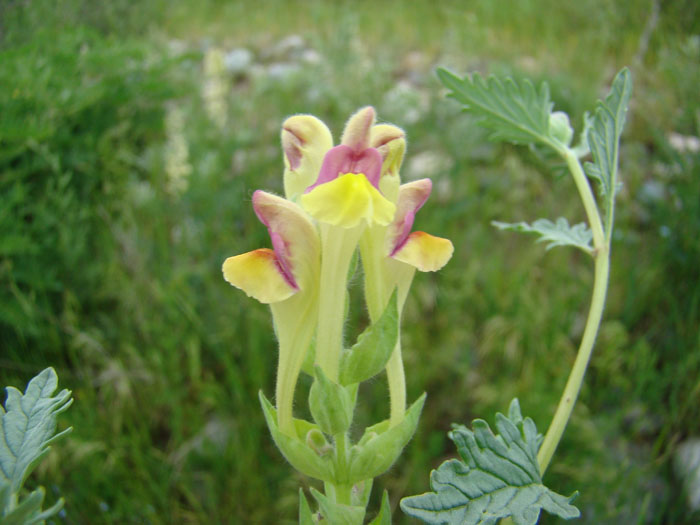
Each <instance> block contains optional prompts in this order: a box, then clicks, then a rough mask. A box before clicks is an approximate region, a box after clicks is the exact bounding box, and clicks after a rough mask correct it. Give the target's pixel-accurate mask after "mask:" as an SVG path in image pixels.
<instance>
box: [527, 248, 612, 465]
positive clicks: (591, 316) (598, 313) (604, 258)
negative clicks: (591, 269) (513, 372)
mask: <svg viewBox="0 0 700 525" xmlns="http://www.w3.org/2000/svg"><path fill="white" fill-rule="evenodd" d="M609 271H610V259H609V257H608V251H607V250H604V251H603V252H598V253H597V254H596V261H595V283H594V285H593V297H592V299H591V308H590V310H589V312H588V320H587V321H586V328H585V329H584V332H583V338H582V340H581V346H580V347H579V350H578V354H577V356H576V361H575V362H574V366H573V368H572V369H571V373H570V374H569V379H568V381H567V382H566V387H565V388H564V393H563V394H562V396H561V399H560V400H559V405H558V406H557V410H556V412H555V413H554V418H553V419H552V422H551V423H550V425H549V428H548V429H547V434H546V435H545V437H544V441H543V442H542V446H541V447H540V451H539V453H538V454H537V462H538V463H539V465H540V473H541V474H542V475H544V473H545V471H546V470H547V467H548V466H549V462H550V461H551V460H552V456H553V455H554V451H555V450H556V448H557V445H558V444H559V441H560V440H561V436H562V434H563V433H564V429H565V428H566V424H567V423H568V421H569V417H570V416H571V412H572V410H573V409H574V405H575V404H576V399H577V398H578V394H579V392H580V391H581V384H582V383H583V376H584V375H585V374H586V368H587V367H588V362H589V360H590V358H591V353H592V352H593V343H595V338H596V335H597V334H598V327H599V326H600V320H601V318H602V316H603V306H604V305H605V295H606V292H607V288H608V274H609Z"/></svg>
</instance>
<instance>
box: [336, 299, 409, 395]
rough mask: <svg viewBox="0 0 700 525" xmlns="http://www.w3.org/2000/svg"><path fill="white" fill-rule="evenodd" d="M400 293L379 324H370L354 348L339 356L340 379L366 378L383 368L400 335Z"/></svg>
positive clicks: (391, 302)
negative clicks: (397, 302) (398, 304)
mask: <svg viewBox="0 0 700 525" xmlns="http://www.w3.org/2000/svg"><path fill="white" fill-rule="evenodd" d="M396 297H397V292H396V290H394V293H393V294H392V295H391V299H390V300H389V304H388V305H387V307H386V308H385V309H384V312H383V313H382V315H381V317H380V318H379V319H378V320H377V322H376V323H373V324H371V325H370V326H368V327H367V329H366V330H365V331H364V332H362V333H361V334H360V335H359V337H358V338H357V343H355V344H354V345H353V346H352V348H350V349H348V350H344V351H343V353H342V355H341V357H340V382H341V383H342V384H344V385H350V384H353V383H359V382H361V381H366V380H367V379H370V378H372V377H374V376H375V375H377V374H378V373H379V372H381V371H382V370H384V367H385V366H386V363H387V361H389V358H390V357H391V353H392V352H393V350H394V346H395V345H396V341H397V340H398V338H399V312H398V308H397V304H396V300H397V299H396Z"/></svg>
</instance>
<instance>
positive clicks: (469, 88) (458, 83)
mask: <svg viewBox="0 0 700 525" xmlns="http://www.w3.org/2000/svg"><path fill="white" fill-rule="evenodd" d="M437 75H438V77H439V79H440V81H441V82H442V83H443V85H444V86H445V87H446V88H448V89H449V90H450V94H449V96H450V97H452V98H454V99H455V100H457V101H458V102H460V103H462V104H463V105H464V109H465V110H466V111H469V112H470V113H472V114H473V115H474V116H476V117H477V118H479V119H480V121H479V123H480V124H481V125H483V126H484V127H486V128H488V129H490V130H491V131H492V134H491V138H492V139H494V140H503V141H507V142H513V143H516V144H531V143H534V142H539V143H542V144H546V145H548V146H550V147H552V148H554V149H560V147H561V145H559V144H557V143H556V141H555V140H553V139H552V137H551V135H550V132H549V118H550V115H551V112H552V102H551V101H550V99H549V87H548V86H547V84H546V83H542V85H541V86H540V89H539V90H537V89H535V87H534V86H533V85H532V83H531V82H530V81H529V80H523V81H516V80H513V79H512V78H506V79H504V80H500V79H498V78H496V77H493V76H492V77H489V78H488V79H484V78H483V77H482V76H481V75H479V74H478V73H473V74H472V75H471V76H469V75H467V76H465V77H464V78H459V77H458V76H456V75H454V74H453V73H451V72H449V71H447V70H446V69H442V68H440V69H438V71H437Z"/></svg>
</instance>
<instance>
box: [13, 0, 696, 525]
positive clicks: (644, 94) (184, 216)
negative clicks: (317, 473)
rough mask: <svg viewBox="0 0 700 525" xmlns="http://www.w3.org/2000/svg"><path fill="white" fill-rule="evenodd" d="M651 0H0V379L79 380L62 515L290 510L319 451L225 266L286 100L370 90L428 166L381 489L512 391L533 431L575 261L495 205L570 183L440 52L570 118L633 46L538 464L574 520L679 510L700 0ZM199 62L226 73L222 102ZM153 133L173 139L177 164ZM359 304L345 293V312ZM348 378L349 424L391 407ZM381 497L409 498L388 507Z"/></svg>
mask: <svg viewBox="0 0 700 525" xmlns="http://www.w3.org/2000/svg"><path fill="white" fill-rule="evenodd" d="M653 5H654V3H653V2H642V1H638V2H628V3H612V2H605V1H602V0H600V1H594V0H581V1H579V2H576V3H564V4H562V3H561V2H554V1H546V0H541V1H535V0H531V1H523V2H517V3H509V4H508V6H507V8H506V7H504V5H503V4H502V3H500V2H457V1H448V2H442V3H436V2H427V1H415V2H410V3H409V2H400V1H398V0H395V1H387V2H384V3H382V4H381V6H378V5H377V3H376V2H370V1H366V0H362V1H356V2H337V3H330V2H320V1H309V2H301V1H294V2H291V1H290V2H284V3H282V2H273V1H259V2H256V3H251V2H235V3H234V2H231V3H228V2H214V1H208V2H201V3H195V2H191V1H182V2H176V3H173V4H170V3H165V2H161V1H154V2H148V3H143V4H139V5H138V6H136V5H134V4H132V3H131V2H128V1H127V0H116V1H114V2H110V3H106V2H105V3H99V4H93V3H91V2H87V0H65V1H63V2H61V3H60V4H59V5H54V4H53V3H51V2H48V1H45V0H40V1H28V2H9V3H3V4H2V5H0V38H1V40H0V85H1V86H2V89H1V90H0V202H1V203H2V204H1V206H0V232H1V238H0V283H1V284H0V345H2V353H1V355H0V384H2V385H9V384H14V385H19V384H24V383H25V382H26V380H27V379H29V377H31V376H32V375H33V374H34V373H35V372H36V371H38V370H40V369H41V368H42V367H44V366H48V365H53V366H55V367H56V369H57V370H58V372H59V377H60V378H61V382H62V384H63V385H64V386H66V387H68V388H71V389H73V391H74V395H75V398H76V403H75V404H74V405H73V407H72V408H71V410H70V411H69V412H68V413H67V414H66V415H65V417H64V418H63V423H64V424H71V425H73V426H74V427H75V431H74V432H73V434H72V435H71V438H70V439H69V440H67V441H65V442H63V443H61V444H59V445H58V446H57V448H58V451H55V452H53V453H52V454H51V455H50V456H49V460H48V461H46V462H45V463H44V464H43V465H42V467H41V469H40V471H39V473H38V475H37V480H40V481H41V483H42V484H44V485H46V486H48V487H52V490H50V494H51V496H52V497H58V496H59V495H63V496H65V497H66V499H67V507H66V511H65V514H64V515H63V516H62V518H61V520H60V521H61V522H65V523H207V522H211V523H293V522H294V516H295V513H296V504H297V502H296V498H297V496H296V487H297V486H298V485H299V484H300V483H301V484H308V480H306V479H302V478H301V477H300V476H299V475H297V474H295V473H294V472H293V471H292V469H291V468H290V467H289V466H288V465H286V464H285V463H284V461H283V460H282V458H281V456H280V455H279V453H278V452H277V451H276V450H275V448H274V446H273V445H272V443H271V440H270V439H269V436H268V433H267V430H266V428H265V427H264V422H263V418H262V415H261V413H260V410H259V408H258V406H259V405H258V401H257V391H258V389H259V388H263V389H264V391H265V392H266V393H268V394H269V393H271V392H272V391H273V379H274V367H275V360H276V350H275V345H274V339H273V335H272V330H271V325H270V320H269V315H268V312H267V310H266V308H265V307H263V306H262V305H259V304H257V303H255V302H254V301H252V300H249V299H247V298H246V297H245V296H244V295H243V294H242V293H240V292H237V291H235V290H234V289H232V288H231V287H230V286H228V285H227V284H226V283H225V282H224V281H223V279H221V276H220V265H221V262H222V261H223V259H224V258H225V257H227V256H229V255H233V254H235V253H240V252H243V251H247V250H250V249H253V248H257V247H260V246H267V243H268V239H267V235H266V232H265V229H264V227H263V226H262V225H261V224H259V222H258V221H257V220H256V219H255V216H254V214H253V212H252V209H251V207H250V196H251V194H252V192H253V191H254V190H255V189H258V188H265V189H267V190H270V191H278V192H280V191H281V173H282V163H281V152H280V150H279V136H278V133H279V125H280V123H281V122H282V120H283V119H284V118H285V117H286V116H288V115H289V114H292V113H295V112H308V113H313V114H315V115H317V116H319V117H321V118H322V119H323V120H325V121H326V122H327V123H328V124H329V125H330V126H331V129H332V130H333V131H334V132H335V133H336V134H337V133H338V132H339V130H340V129H341V127H342V125H343V122H344V120H345V119H346V118H347V116H348V115H349V114H350V113H351V112H352V111H353V110H354V109H356V108H357V107H359V106H361V105H364V104H373V105H375V106H376V107H377V109H378V112H379V116H380V117H381V118H383V119H385V120H387V121H391V122H394V123H396V124H398V125H399V126H402V127H404V128H405V129H406V132H407V135H408V140H409V149H408V154H407V158H406V161H405V164H404V170H403V171H404V174H405V176H409V177H420V176H430V177H432V178H433V180H434V182H435V191H434V194H433V196H432V198H431V200H430V201H429V202H428V204H427V205H426V207H425V208H424V209H423V211H422V212H421V214H420V215H419V216H418V224H417V227H418V228H420V229H423V230H425V231H429V232H432V233H435V234H438V235H441V236H445V237H449V238H451V239H452V240H453V242H454V244H455V250H456V251H455V256H454V258H453V260H452V261H451V262H450V264H449V265H448V266H447V267H446V268H445V269H444V270H443V271H441V272H440V273H439V274H437V275H432V274H426V275H420V276H418V278H417V279H416V284H415V285H414V289H413V290H412V294H411V298H410V299H409V302H408V304H407V306H406V313H405V323H404V325H405V328H404V341H405V348H406V350H405V353H406V368H407V374H408V388H409V398H411V399H413V398H415V397H417V396H418V395H420V393H421V392H423V391H427V392H428V394H429V397H428V401H427V406H426V410H425V413H424V416H423V418H422V421H421V424H420V427H419V431H418V433H417V434H416V437H415V438H414V440H413V441H412V442H411V444H410V445H409V447H408V448H407V449H406V451H405V453H404V455H403V456H402V458H401V460H400V461H399V462H398V463H397V465H396V466H395V467H394V468H393V469H392V470H391V471H390V472H389V473H388V474H386V475H384V476H382V477H381V478H380V479H379V480H378V481H377V483H376V487H375V499H377V498H378V495H379V494H380V490H381V489H382V488H384V487H387V488H388V489H389V491H390V495H391V496H392V503H393V504H394V505H396V504H397V502H398V499H399V498H400V497H401V496H403V495H408V494H414V493H417V492H422V491H424V490H426V489H427V486H428V474H429V471H430V469H431V468H434V467H435V466H437V465H438V464H439V463H440V462H441V461H442V460H443V459H444V458H445V457H448V456H450V455H452V454H453V448H452V446H451V443H449V441H448V440H447V438H446V437H445V433H446V431H447V430H448V429H449V425H450V423H451V422H453V421H457V422H467V421H469V420H471V419H472V418H474V417H486V418H487V419H489V420H492V416H491V414H493V413H494V412H495V411H496V410H501V411H502V410H505V408H506V407H507V404H508V402H509V401H510V399H511V398H512V397H513V396H518V397H519V398H520V400H521V405H522V407H523V411H524V413H526V414H528V415H530V416H532V417H533V418H534V419H535V421H536V422H537V424H538V426H539V428H540V429H541V430H542V431H544V430H545V429H546V426H547V424H548V422H549V419H550V418H551V415H552V413H553V410H554V407H555V405H556V402H557V400H558V395H559V393H560V391H561V389H562V388H563V385H564V382H565V379H566V373H567V372H568V369H569V366H570V364H571V363H572V361H573V358H574V355H575V351H576V346H577V344H578V339H579V337H580V334H581V330H582V326H583V322H584V320H585V313H586V310H587V306H588V300H589V297H588V294H589V287H590V284H591V277H592V269H591V265H590V261H587V260H585V259H584V258H583V257H581V256H580V255H578V254H576V253H573V252H570V251H567V250H563V249H557V250H553V251H551V252H547V253H545V252H544V250H543V248H542V247H541V246H539V245H534V244H533V243H532V239H529V238H521V237H518V236H515V235H512V234H505V233H501V232H497V231H495V230H494V229H493V228H492V227H491V226H490V221H491V220H507V221H519V220H532V219H535V218H538V217H551V218H554V217H556V216H559V215H565V216H567V217H568V218H569V219H570V220H572V221H579V220H582V219H583V212H582V210H581V208H580V205H579V203H578V202H577V199H576V196H575V193H574V190H573V185H572V184H571V181H570V180H569V179H568V178H556V177H552V176H551V175H550V171H549V169H548V167H547V166H545V165H544V164H543V163H542V161H540V160H539V159H537V158H536V157H534V156H533V155H532V154H531V153H530V152H529V151H527V150H524V149H520V148H513V147H510V146H502V145H495V144H492V143H489V142H488V141H487V140H486V136H485V134H484V132H483V131H482V130H480V129H479V128H478V127H476V126H475V124H474V122H473V121H472V120H470V119H469V118H467V117H466V116H464V115H462V114H460V112H459V108H458V107H457V105H456V104H454V103H453V102H451V101H446V100H445V99H444V97H443V91H442V89H441V87H440V86H439V84H438V82H437V80H436V79H435V77H434V75H433V70H434V68H435V67H436V66H437V65H441V66H447V67H450V68H452V69H454V70H456V71H458V72H466V71H471V70H474V69H478V70H480V71H482V72H496V73H499V74H514V75H518V76H529V77H530V78H533V79H534V80H536V81H542V80H547V81H548V82H549V83H550V86H551V89H552V95H553V98H554V100H555V102H556V106H557V108H558V109H563V110H566V111H567V112H569V114H570V115H571V116H572V119H573V122H574V124H575V125H577V124H578V123H580V122H581V121H582V115H583V112H584V111H585V110H586V109H590V108H592V107H593V105H594V103H595V100H596V98H598V97H600V96H601V95H602V94H603V93H604V92H605V87H606V85H607V83H608V82H609V81H610V80H611V78H612V76H613V74H614V72H615V71H616V70H617V69H619V68H620V67H622V66H623V65H630V66H631V68H632V71H633V75H634V80H635V94H634V100H633V105H632V109H631V114H630V118H629V124H628V129H627V131H626V133H625V135H624V137H623V149H622V159H621V166H622V177H623V180H624V184H625V185H624V188H623V190H622V192H621V194H620V198H619V204H618V223H617V234H616V237H615V240H614V246H613V271H612V276H611V286H610V296H609V302H608V306H607V309H606V314H605V321H604V323H603V326H602V328H601V334H600V339H599V342H598V345H597V348H596V351H595V353H594V357H593V361H592V364H591V370H590V372H589V375H588V377H587V378H586V384H585V386H584V390H583V393H582V397H581V400H580V402H579V405H577V408H576V410H575V412H574V418H573V420H572V422H571V424H570V426H569V429H568V430H567V433H566V434H565V437H564V441H563V443H562V445H561V447H560V449H559V451H558V453H557V455H556V456H555V459H554V463H553V465H552V467H551V469H550V471H549V472H548V474H547V478H548V483H550V484H551V485H552V486H553V487H554V488H556V489H557V490H558V491H560V492H562V493H568V492H571V491H573V490H579V491H580V492H581V495H580V497H579V499H578V504H579V505H580V507H581V509H582V512H583V519H582V521H583V522H585V523H654V524H656V523H659V524H661V523H676V524H682V523H688V524H690V523H695V522H697V516H694V517H693V516H690V515H689V514H688V512H687V511H686V509H685V508H684V500H683V494H682V492H681V489H680V486H679V483H678V481H677V480H676V479H675V478H674V475H673V472H672V471H671V467H670V464H671V463H670V458H671V456H672V454H673V451H674V450H675V447H676V445H677V444H678V443H679V442H681V441H682V440H683V439H684V438H686V437H689V436H693V435H695V436H697V435H698V433H700V427H698V421H699V420H700V383H698V377H700V338H699V336H698V326H700V312H699V308H700V304H699V303H700V288H699V287H698V284H699V282H698V281H699V274H698V271H697V267H698V261H699V260H700V245H699V244H698V238H699V235H700V200H699V199H698V195H700V155H699V154H698V152H697V151H696V152H692V151H685V152H683V151H678V148H675V149H674V147H672V144H671V141H670V137H671V135H670V134H671V133H678V134H681V135H683V136H697V135H698V134H699V133H700V97H698V94H697V86H698V84H699V81H700V67H699V66H698V64H699V63H700V36H698V35H699V34H700V22H699V21H700V13H698V11H700V8H699V7H698V6H697V5H696V3H694V2H690V1H681V2H674V3H670V4H667V3H663V4H662V5H661V7H660V10H659V12H658V18H657V19H656V21H655V19H654V16H653V8H652V6H653ZM647 28H649V29H647ZM290 35H299V36H300V37H301V44H300V43H298V40H299V39H298V38H297V39H296V41H295V40H294V39H293V40H289V39H287V40H286V43H285V42H284V40H285V38H287V37H289V36H290ZM645 42H646V43H645ZM242 47H244V48H246V49H248V50H249V51H251V52H252V54H253V60H252V62H251V63H250V64H249V65H247V66H246V67H245V68H244V70H242V71H239V72H236V73H234V72H226V73H222V74H221V75H218V76H217V75H214V77H215V79H214V80H212V78H209V80H207V75H206V74H205V72H204V66H203V63H204V60H205V55H206V52H207V50H211V49H212V48H220V49H222V50H224V52H226V51H229V50H231V49H235V48H242ZM645 48H646V49H645ZM309 50H313V53H311V52H309ZM305 53H306V54H305ZM210 77H211V75H210ZM206 82H215V83H216V82H218V84H217V85H218V86H219V87H221V86H223V90H222V91H221V92H222V93H223V96H222V97H221V99H220V100H219V101H218V102H219V104H220V106H218V107H219V110H220V111H219V113H220V114H219V116H218V117H214V118H212V117H211V116H210V115H209V114H208V112H207V107H206V101H205V100H204V98H203V90H204V85H205V83H206ZM210 86H211V84H210ZM210 92H211V89H210ZM214 92H216V89H214ZM222 108H223V109H222ZM221 114H223V115H224V116H225V123H224V126H222V127H220V126H219V125H217V123H216V121H217V119H220V118H221V116H220V115H221ZM173 115H176V117H174V116H173ZM178 122H179V124H178ZM577 127H580V126H578V125H577ZM183 143H184V144H185V145H186V151H187V155H186V157H183V156H182V155H181V154H180V156H179V157H178V156H177V154H175V153H173V151H175V150H177V148H178V147H180V146H181V145H182V144H183ZM178 145H179V146H178ZM180 153H181V152H180ZM173 159H175V160H173ZM168 162H176V163H178V162H179V163H180V164H183V163H184V164H186V165H188V166H189V167H190V169H191V174H190V176H189V178H187V181H188V184H187V188H186V189H184V191H183V190H178V189H173V185H172V177H171V178H169V176H168V174H167V173H166V171H167V170H166V166H167V164H168ZM356 286H357V283H356ZM356 295H357V294H356ZM365 321H366V320H365V316H364V313H363V312H362V311H361V309H360V308H358V309H356V310H355V314H354V317H353V319H352V322H351V323H350V324H349V326H348V330H349V331H351V330H352V329H354V328H356V327H359V326H362V324H363V323H364V322H365ZM305 389H308V382H306V383H303V384H302V385H301V386H300V389H299V390H300V391H299V394H298V395H299V397H298V402H297V409H298V411H299V413H304V411H305V407H304V406H303V399H304V394H305ZM361 396H362V399H363V400H364V405H363V408H362V410H361V412H360V413H359V414H358V426H359V425H361V424H364V423H370V422H373V421H376V420H378V419H380V418H383V417H385V416H386V413H387V407H386V403H385V401H387V395H386V387H385V383H384V381H383V380H382V379H381V378H380V379H378V380H377V381H375V382H373V383H371V384H370V385H368V386H367V387H365V388H363V390H362V392H361ZM375 503H378V502H377V501H375ZM553 521H554V520H550V519H548V518H543V519H542V523H552V522H553ZM395 522H396V523H408V520H407V519H406V518H405V517H403V516H401V515H400V513H399V512H398V510H397V516H396V518H395Z"/></svg>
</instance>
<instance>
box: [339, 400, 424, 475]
mask: <svg viewBox="0 0 700 525" xmlns="http://www.w3.org/2000/svg"><path fill="white" fill-rule="evenodd" d="M424 403H425V394H423V395H422V396H420V397H419V398H418V400H417V401H416V402H415V403H413V405H411V406H410V407H409V409H408V410H407V411H406V415H405V416H404V418H403V420H402V421H401V422H400V423H399V424H398V425H395V426H393V427H389V422H388V421H382V422H381V423H379V424H377V425H374V426H373V427H369V428H367V430H366V431H365V434H364V436H363V437H362V438H361V439H360V441H359V442H358V443H357V445H354V446H353V447H352V448H351V449H350V468H349V473H348V479H347V480H341V481H343V482H344V483H346V484H353V483H357V482H358V481H362V480H365V479H372V478H376V477H377V476H379V475H380V474H382V473H384V472H385V471H386V470H388V469H389V467H391V466H392V465H393V464H394V462H395V461H396V459H397V458H398V457H399V456H400V455H401V451H402V450H403V449H404V447H405V446H406V444H408V442H409V441H410V440H411V438H412V437H413V433H414V432H415V431H416V427H417V426H418V420H419V419H420V414H421V411H422V410H423V404H424Z"/></svg>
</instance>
